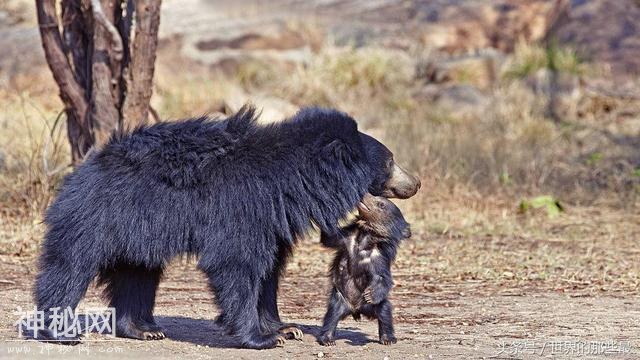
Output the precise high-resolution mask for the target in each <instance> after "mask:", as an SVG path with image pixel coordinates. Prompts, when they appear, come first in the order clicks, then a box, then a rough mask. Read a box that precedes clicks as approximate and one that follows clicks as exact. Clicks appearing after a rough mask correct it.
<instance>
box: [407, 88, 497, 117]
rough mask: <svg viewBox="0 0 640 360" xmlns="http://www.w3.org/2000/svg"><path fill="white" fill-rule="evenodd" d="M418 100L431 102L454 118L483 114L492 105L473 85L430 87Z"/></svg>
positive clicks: (419, 95) (424, 89)
mask: <svg viewBox="0 0 640 360" xmlns="http://www.w3.org/2000/svg"><path fill="white" fill-rule="evenodd" d="M416 97H417V100H419V101H420V100H423V101H425V100H426V101H431V102H433V103H434V105H436V106H437V107H440V108H441V109H443V110H445V111H447V113H448V114H449V115H450V116H452V117H456V118H459V117H466V116H470V115H471V116H472V115H477V114H482V113H483V112H484V111H485V110H486V109H487V107H488V106H489V104H490V98H489V97H488V96H487V95H485V94H484V93H483V92H482V91H480V90H479V89H478V88H476V87H474V86H471V85H464V84H453V85H445V86H442V85H441V86H438V85H428V86H425V87H424V88H423V89H422V90H421V91H420V92H419V93H418V94H417V95H416Z"/></svg>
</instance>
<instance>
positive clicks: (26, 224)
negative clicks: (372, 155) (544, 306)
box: [0, 44, 640, 293]
mask: <svg viewBox="0 0 640 360" xmlns="http://www.w3.org/2000/svg"><path fill="white" fill-rule="evenodd" d="M318 51H319V52H318V54H316V55H315V56H314V57H313V58H312V60H311V61H310V62H308V63H304V64H286V63H285V64H280V63H278V64H270V63H260V62H255V61H253V60H252V61H247V62H244V63H241V64H239V65H238V67H235V68H234V71H232V72H229V71H225V70H224V69H221V68H216V69H211V68H210V67H207V66H203V65H199V64H197V63H193V62H188V61H187V60H184V59H178V58H174V57H171V56H167V57H165V58H163V56H162V54H161V55H160V58H159V63H158V67H157V78H156V79H157V80H156V84H155V88H154V98H153V99H152V104H153V106H154V108H156V109H158V111H159V113H160V116H161V117H162V118H169V119H176V118H181V117H187V116H197V115H201V114H203V113H215V112H225V111H229V106H228V104H229V101H228V99H227V98H226V97H227V96H228V95H229V94H234V93H237V92H238V91H240V92H242V93H243V94H247V96H248V98H249V99H251V98H252V97H258V96H270V97H275V98H278V99H280V100H282V101H286V102H288V103H290V104H293V105H294V106H303V105H321V106H331V107H337V108H340V109H343V110H345V111H348V112H349V113H351V114H352V115H353V116H354V117H356V118H357V119H358V120H359V121H360V124H361V126H362V128H363V129H364V130H365V131H369V132H371V133H372V134H374V135H375V136H378V137H380V138H381V139H382V140H384V141H385V142H386V143H387V144H388V145H389V146H390V148H391V149H392V150H393V151H394V152H395V154H396V158H397V159H399V161H400V162H401V163H405V164H406V165H408V166H409V167H410V168H411V169H413V170H414V171H417V172H419V173H420V174H421V176H422V178H423V184H425V186H423V191H422V192H421V193H420V194H419V195H418V196H416V197H415V198H413V199H410V200H408V201H405V202H402V203H401V206H402V207H403V210H404V211H405V213H406V214H407V217H408V219H409V220H410V221H411V222H412V223H413V229H414V234H415V235H414V240H412V241H411V242H410V243H408V244H407V246H406V247H405V248H404V249H403V250H402V251H403V253H402V254H401V256H400V257H399V261H398V264H397V267H398V268H403V269H410V272H411V274H415V275H416V276H418V275H419V276H421V277H422V278H423V279H424V284H425V286H426V287H429V286H438V285H437V284H439V283H442V282H460V281H462V282H464V281H481V282H486V283H487V284H491V286H495V287H496V288H502V289H505V288H507V289H508V288H511V289H523V288H532V289H539V290H550V291H575V290H585V291H588V292H602V291H605V292H617V291H623V292H633V293H635V292H637V291H638V286H639V277H640V261H639V260H640V248H639V247H638V244H637V243H636V241H635V239H637V238H638V236H639V235H640V225H639V224H640V222H639V221H638V220H639V219H638V216H637V215H636V214H637V213H638V194H639V193H640V157H639V155H638V152H637V148H638V143H640V138H639V137H638V129H639V128H640V126H639V125H640V117H639V115H638V114H639V111H638V110H639V108H640V106H639V104H638V103H637V101H636V102H634V101H633V100H628V99H627V100H625V99H618V98H614V97H612V96H606V95H602V94H601V93H591V92H589V90H588V89H587V87H586V86H584V85H580V83H581V82H582V80H581V79H582V78H581V77H582V76H584V74H586V73H588V72H587V71H586V70H584V69H586V68H587V66H586V65H585V64H584V63H583V62H582V61H581V60H580V61H578V59H577V58H576V56H575V53H574V52H572V50H569V49H560V50H557V49H556V50H548V49H547V50H545V49H543V48H540V47H525V46H519V47H517V49H516V52H515V54H514V55H511V57H510V58H509V59H507V60H506V61H505V62H504V63H503V65H502V67H501V68H500V74H502V75H500V78H499V79H498V80H497V81H496V83H495V84H494V85H493V86H490V87H489V88H487V89H484V90H482V91H480V92H479V93H478V95H477V96H478V100H477V101H475V102H472V103H471V104H470V107H469V110H468V111H463V112H461V111H458V110H459V108H458V107H457V106H456V108H454V109H453V110H452V109H451V107H448V106H447V103H446V102H443V101H442V99H443V97H444V96H446V94H445V95H438V96H439V97H436V98H434V97H430V96H424V92H425V91H427V92H428V91H430V90H429V87H430V86H433V84H431V83H430V80H429V79H425V78H424V77H421V76H422V75H421V74H423V73H422V72H421V71H419V70H420V69H419V67H420V64H421V63H423V62H424V61H425V59H427V62H428V58H429V54H425V53H424V52H423V51H421V50H419V49H414V50H410V51H395V50H388V49H382V48H376V47H364V48H352V47H338V46H335V45H331V44H325V46H323V47H321V48H319V50H318ZM549 51H553V53H551V54H550V53H549ZM416 59H419V61H418V60H416ZM550 61H551V63H553V64H556V65H553V66H554V67H555V68H554V69H553V70H554V71H557V72H559V73H561V74H567V76H570V77H571V78H572V79H574V78H575V79H577V83H578V84H579V85H578V90H576V91H578V92H579V95H578V96H577V97H576V99H575V101H574V100H572V101H574V102H573V105H572V106H573V107H570V111H569V112H568V113H567V114H568V115H567V116H566V117H563V118H562V119H561V121H560V122H557V121H554V119H552V118H551V117H549V115H548V112H547V110H548V106H549V97H548V95H549V94H548V93H546V92H545V90H544V84H545V83H544V81H543V80H540V78H539V76H538V75H540V74H543V75H544V72H545V71H547V70H549V68H550V66H551V65H550ZM176 69H189V70H188V71H176ZM28 76H31V77H28ZM28 76H27V75H20V76H17V77H16V78H15V79H14V80H13V81H12V82H11V84H9V86H8V87H7V88H6V89H3V90H2V93H1V94H0V105H1V106H0V107H2V108H3V109H4V111H3V112H2V114H1V115H0V129H2V130H1V131H0V214H1V218H0V254H1V255H0V256H2V259H5V260H6V259H9V258H13V259H15V257H21V258H22V259H23V260H24V261H30V260H32V259H34V254H35V251H36V249H37V244H38V243H39V241H40V240H41V238H42V231H43V228H42V225H41V224H40V221H41V218H42V212H43V211H44V209H45V208H46V206H47V204H48V202H49V201H50V200H51V197H52V196H53V194H54V190H55V187H56V186H57V185H58V184H59V183H60V181H61V179H62V177H63V175H64V174H65V173H66V172H67V171H69V169H70V168H69V166H68V164H69V149H68V145H67V144H66V141H65V129H64V126H63V125H64V120H65V119H64V115H61V109H62V106H61V104H60V103H59V102H58V101H57V100H56V99H57V97H56V96H54V94H55V90H54V89H55V88H54V87H53V82H52V81H51V79H50V78H48V75H47V74H46V73H41V74H31V75H28ZM537 76H538V77H537ZM542 78H544V76H542ZM532 82H534V84H533V85H532ZM465 84H466V83H465V77H462V79H460V78H459V79H457V80H456V81H455V83H452V84H451V85H449V84H444V86H445V89H447V86H459V87H460V86H466V85H465ZM538 85H539V86H538ZM425 89H426V90H425ZM574 90H575V89H573V88H572V89H570V91H569V92H571V91H574ZM572 96H573V95H570V96H568V97H570V98H571V99H573V97H572ZM453 99H454V100H455V99H456V98H455V97H453ZM454 104H458V103H456V102H454ZM466 105H467V103H466V100H464V99H463V101H462V102H461V103H460V108H462V107H463V106H466ZM541 195H549V196H550V197H551V198H553V199H554V200H557V202H558V203H559V204H561V207H562V210H563V212H561V213H560V214H559V215H557V216H555V217H550V216H549V215H548V213H547V212H545V211H544V209H538V210H536V209H529V210H527V211H525V212H523V211H522V209H520V208H519V204H520V203H521V202H522V201H527V199H531V198H535V197H537V196H541ZM298 259H299V264H304V265H297V264H298V263H294V264H292V266H294V267H295V266H308V267H311V268H313V267H314V266H316V267H317V266H320V265H322V266H321V267H322V268H318V273H321V272H322V271H324V267H323V266H324V264H325V263H324V262H317V261H315V260H317V259H315V260H314V255H313V254H311V253H305V252H304V251H303V252H302V253H301V254H300V257H299V258H298ZM305 262H309V263H308V264H305ZM429 284H431V285H429ZM425 290H428V289H427V288H425Z"/></svg>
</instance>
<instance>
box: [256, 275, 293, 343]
mask: <svg viewBox="0 0 640 360" xmlns="http://www.w3.org/2000/svg"><path fill="white" fill-rule="evenodd" d="M279 276H280V270H279V269H278V268H276V269H274V270H272V272H271V273H270V275H269V276H268V277H267V278H266V279H265V280H263V282H262V285H261V291H260V298H259V300H258V316H259V319H260V330H261V331H262V332H263V333H264V334H275V333H279V334H282V335H284V336H285V337H286V338H287V339H294V340H302V338H303V337H304V334H303V333H302V330H300V329H298V328H297V327H295V326H294V325H292V324H285V323H283V322H282V321H281V320H280V314H279V313H278V282H279Z"/></svg>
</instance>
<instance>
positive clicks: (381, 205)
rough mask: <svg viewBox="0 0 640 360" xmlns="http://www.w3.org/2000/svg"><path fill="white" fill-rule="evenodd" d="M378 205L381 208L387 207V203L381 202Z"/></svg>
mask: <svg viewBox="0 0 640 360" xmlns="http://www.w3.org/2000/svg"><path fill="white" fill-rule="evenodd" d="M378 207H379V208H380V209H384V208H386V207H387V204H385V203H383V202H381V203H378Z"/></svg>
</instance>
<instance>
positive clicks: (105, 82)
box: [36, 0, 161, 164]
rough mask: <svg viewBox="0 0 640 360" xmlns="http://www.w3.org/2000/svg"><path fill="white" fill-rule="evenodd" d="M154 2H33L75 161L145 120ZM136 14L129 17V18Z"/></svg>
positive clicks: (151, 69) (155, 22)
mask: <svg viewBox="0 0 640 360" xmlns="http://www.w3.org/2000/svg"><path fill="white" fill-rule="evenodd" d="M160 2H161V1H160V0H61V2H60V12H57V11H56V3H57V2H56V0H36V8H37V12H38V23H39V25H40V35H41V37H42V46H43V48H44V52H45V56H46V59H47V63H48V64H49V67H50V68H51V72H52V73H53V77H54V79H55V81H56V83H57V84H58V87H59V89H60V98H61V99H62V101H63V103H64V105H65V113H66V115H67V134H68V137H69V143H70V145H71V156H72V161H73V163H74V164H77V163H79V162H81V161H82V160H83V159H84V157H85V155H86V154H87V153H88V152H89V151H90V149H91V148H92V147H99V146H101V145H103V144H104V143H106V142H107V141H108V140H109V138H110V137H111V136H112V134H114V133H122V132H124V131H126V130H128V129H130V128H132V127H136V126H138V125H140V124H143V123H145V122H146V121H147V118H148V117H149V113H150V111H153V110H152V109H150V105H149V101H150V99H151V89H152V81H153V73H154V62H155V58H156V50H157V44H158V27H159V24H160ZM134 18H135V21H134Z"/></svg>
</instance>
